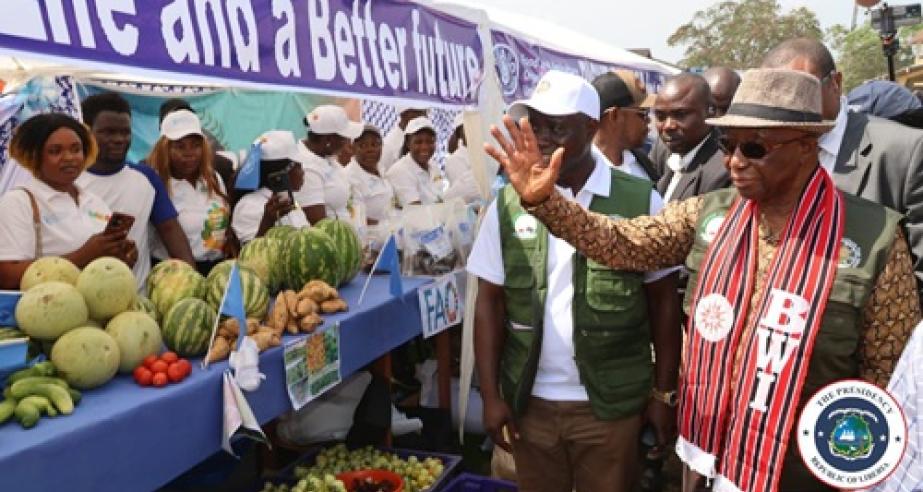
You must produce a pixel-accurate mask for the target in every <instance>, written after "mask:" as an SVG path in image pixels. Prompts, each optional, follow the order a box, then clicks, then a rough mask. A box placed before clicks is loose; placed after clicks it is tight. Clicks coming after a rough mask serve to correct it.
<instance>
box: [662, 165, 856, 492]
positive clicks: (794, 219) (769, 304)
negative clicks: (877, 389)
mask: <svg viewBox="0 0 923 492" xmlns="http://www.w3.org/2000/svg"><path fill="white" fill-rule="evenodd" d="M844 216H845V204H844V203H843V197H842V195H841V193H840V192H839V191H838V190H837V189H836V186H835V185H834V183H833V180H832V179H831V178H830V176H829V175H828V173H827V172H825V171H824V170H822V169H820V168H818V169H817V170H816V171H815V173H814V176H813V177H812V178H811V180H810V181H809V183H808V185H807V187H806V189H805V191H804V193H803V195H802V197H801V201H800V202H799V203H798V205H797V207H796V208H795V210H794V211H793V212H792V216H791V218H790V219H789V222H788V225H787V227H786V229H785V232H784V234H783V236H782V237H781V238H780V244H779V247H778V250H777V251H776V253H775V256H774V258H773V260H772V263H771V265H770V268H769V270H768V271H767V276H768V278H766V279H765V281H766V284H765V292H764V293H763V295H762V296H761V297H760V298H759V299H756V300H754V303H755V304H754V305H753V306H751V305H750V304H751V302H750V301H751V297H752V294H753V289H754V286H755V284H756V281H757V279H756V278H755V277H756V267H757V248H756V245H757V242H758V240H759V236H758V234H759V225H758V224H759V209H758V206H757V204H756V203H754V202H753V201H751V200H746V199H743V198H741V197H738V198H737V199H736V200H735V201H734V203H733V204H732V205H731V207H730V209H729V210H728V212H727V215H726V216H725V220H724V223H723V224H722V225H721V228H720V230H719V231H718V233H717V235H716V236H715V238H714V240H713V241H712V243H711V244H710V245H709V248H708V251H707V253H706V254H705V256H704V258H703V260H702V263H701V268H700V269H699V272H700V274H699V275H700V276H699V283H698V286H697V287H696V291H695V296H694V297H693V301H692V311H691V313H694V314H697V315H693V316H690V320H689V331H688V333H689V339H688V341H687V344H686V357H685V358H684V360H685V367H684V371H683V373H684V378H683V384H682V387H681V393H680V397H681V400H680V407H679V417H680V420H679V428H680V440H679V443H678V444H677V451H678V453H679V455H680V457H681V458H682V459H683V461H685V462H686V463H687V464H689V465H690V467H691V468H692V469H693V470H696V471H697V472H699V473H701V474H704V475H706V476H709V477H716V479H717V481H716V483H715V490H735V489H736V490H747V491H775V490H776V489H777V486H778V481H779V478H780V476H781V470H782V461H783V457H784V455H785V451H786V449H787V447H788V438H789V433H790V431H791V428H792V425H793V423H794V421H795V418H796V416H795V409H796V408H797V404H798V401H799V398H800V396H801V389H802V386H803V384H804V379H805V377H806V376H807V373H808V362H809V360H810V358H811V352H812V350H813V348H814V340H815V335H816V334H817V332H818V331H819V329H820V325H821V318H822V317H823V313H824V310H825V308H826V304H827V297H828V296H829V294H830V289H831V286H832V285H833V279H834V277H835V276H836V269H837V260H838V254H839V249H840V242H841V241H842V237H843V229H844ZM722 298H723V299H722ZM700 304H701V306H700ZM728 308H729V309H728ZM751 311H753V312H754V313H757V315H756V316H751V317H750V318H751V319H752V321H751V323H753V326H750V327H749V328H750V329H745V328H747V327H745V324H746V323H747V318H748V315H749V313H750V312H751ZM791 313H800V314H799V317H800V318H801V321H799V320H797V319H796V320H794V322H793V320H792V319H790V318H791V316H790V315H791ZM801 328H803V330H802V329H801ZM745 332H746V336H744V333H745ZM786 353H788V354H789V356H788V357H787V358H786V357H780V356H781V355H784V354H786ZM772 354H774V355H775V357H772V356H771V355H772ZM767 355H770V356H769V357H767ZM780 361H784V362H782V363H779V362H780ZM735 366H736V371H735ZM735 373H736V378H734V379H733V380H732V375H733V374H735Z"/></svg>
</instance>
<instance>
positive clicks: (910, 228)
mask: <svg viewBox="0 0 923 492" xmlns="http://www.w3.org/2000/svg"><path fill="white" fill-rule="evenodd" d="M763 67H765V68H791V69H794V70H800V71H802V72H807V73H810V74H812V75H814V76H815V77H817V78H818V79H820V81H821V94H822V98H823V117H824V119H825V120H835V121H836V126H834V127H833V129H832V130H830V131H829V132H827V133H826V134H824V135H823V136H822V137H821V138H820V139H819V141H818V144H819V145H818V146H819V147H820V150H819V153H818V158H819V160H820V163H821V165H822V166H823V167H824V168H825V169H827V171H828V172H831V173H832V175H833V180H834V181H835V182H836V184H837V186H838V187H839V188H840V189H842V190H843V191H846V192H848V193H852V194H854V195H857V196H860V197H862V198H865V199H867V200H871V201H873V202H877V203H880V204H882V205H884V206H886V207H889V208H892V209H894V210H897V211H898V212H900V213H902V214H904V215H905V216H906V221H905V224H904V225H905V229H904V231H905V233H906V235H907V242H908V244H909V245H910V249H911V253H912V254H913V265H914V274H915V275H916V277H917V287H918V289H921V292H923V131H920V130H916V129H913V128H909V127H906V126H904V125H900V124H898V123H894V122H892V121H889V120H886V119H882V118H877V117H875V116H869V115H866V114H863V113H853V112H849V111H847V105H846V100H845V98H844V97H843V89H842V80H843V75H842V74H841V73H840V72H838V71H837V69H836V65H835V64H834V62H833V57H832V56H831V55H830V51H829V50H827V47H826V46H824V45H823V44H822V43H821V42H819V41H817V40H814V39H806V38H798V39H790V40H788V41H784V42H782V43H781V44H780V45H779V46H777V47H775V48H774V49H773V50H772V51H770V52H769V54H767V55H766V58H765V59H764V60H763ZM860 253H861V252H860Z"/></svg>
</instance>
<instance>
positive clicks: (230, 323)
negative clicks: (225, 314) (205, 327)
mask: <svg viewBox="0 0 923 492" xmlns="http://www.w3.org/2000/svg"><path fill="white" fill-rule="evenodd" d="M218 334H219V335H224V336H225V338H236V337H237V335H239V334H240V323H239V322H238V321H237V318H225V320H224V321H222V322H221V325H219V326H218Z"/></svg>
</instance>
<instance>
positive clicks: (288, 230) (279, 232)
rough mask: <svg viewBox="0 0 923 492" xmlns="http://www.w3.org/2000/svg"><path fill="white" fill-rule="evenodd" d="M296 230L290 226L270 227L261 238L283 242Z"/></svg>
mask: <svg viewBox="0 0 923 492" xmlns="http://www.w3.org/2000/svg"><path fill="white" fill-rule="evenodd" d="M297 230H298V229H296V228H294V227H292V226H290V225H277V226H273V227H270V228H269V230H268V231H266V234H263V237H268V238H270V239H279V240H285V239H288V237H289V236H291V235H292V233H294V232H295V231H297Z"/></svg>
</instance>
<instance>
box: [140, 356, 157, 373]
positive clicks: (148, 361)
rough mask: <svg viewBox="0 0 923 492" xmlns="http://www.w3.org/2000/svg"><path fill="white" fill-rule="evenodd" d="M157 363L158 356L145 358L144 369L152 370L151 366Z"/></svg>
mask: <svg viewBox="0 0 923 492" xmlns="http://www.w3.org/2000/svg"><path fill="white" fill-rule="evenodd" d="M155 362H157V356H156V355H154V354H151V355H149V356H147V357H145V358H144V362H143V364H144V367H146V368H148V369H150V368H151V365H152V364H154V363H155Z"/></svg>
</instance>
